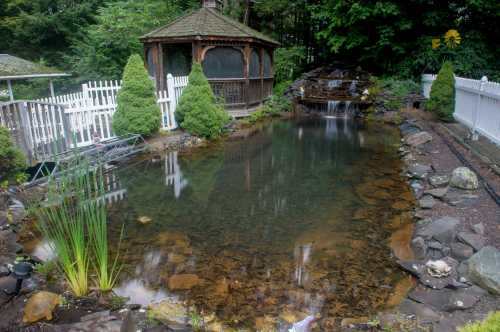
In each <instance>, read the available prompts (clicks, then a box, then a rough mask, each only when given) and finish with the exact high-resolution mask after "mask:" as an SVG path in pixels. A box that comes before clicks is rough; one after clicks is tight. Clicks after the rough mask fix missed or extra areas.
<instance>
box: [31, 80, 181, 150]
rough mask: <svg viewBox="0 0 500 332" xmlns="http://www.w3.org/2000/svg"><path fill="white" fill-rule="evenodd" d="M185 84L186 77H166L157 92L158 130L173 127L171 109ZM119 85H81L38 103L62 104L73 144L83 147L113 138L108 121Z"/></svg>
mask: <svg viewBox="0 0 500 332" xmlns="http://www.w3.org/2000/svg"><path fill="white" fill-rule="evenodd" d="M187 81H188V78H187V76H183V77H173V76H172V75H170V74H169V75H167V89H166V90H163V91H158V92H157V103H158V106H159V107H160V110H161V114H162V116H161V128H162V129H164V130H172V129H175V128H177V123H176V122H175V116H174V113H175V108H176V106H177V103H178V102H179V98H180V96H181V94H182V91H183V89H184V88H185V87H186V85H187ZM121 83H122V82H121V81H90V82H87V83H85V84H82V91H80V92H76V93H71V94H67V95H60V96H56V97H54V98H44V99H40V100H39V101H40V102H44V103H52V104H59V105H63V106H64V112H65V114H67V115H68V118H69V123H70V127H71V131H72V135H73V137H74V138H75V140H76V145H77V146H78V147H80V146H87V145H91V144H93V143H97V142H100V141H104V140H108V139H111V138H114V137H115V134H114V132H113V128H112V120H113V114H114V112H115V111H116V106H117V101H116V97H117V95H118V90H120V88H121Z"/></svg>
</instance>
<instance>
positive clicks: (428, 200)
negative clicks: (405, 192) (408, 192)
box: [418, 195, 436, 209]
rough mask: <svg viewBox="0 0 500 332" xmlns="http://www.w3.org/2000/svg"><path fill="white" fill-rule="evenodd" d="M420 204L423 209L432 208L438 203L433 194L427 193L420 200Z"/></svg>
mask: <svg viewBox="0 0 500 332" xmlns="http://www.w3.org/2000/svg"><path fill="white" fill-rule="evenodd" d="M418 204H419V205H420V207H421V208H422V209H432V208H433V207H434V205H436V200H435V199H434V197H432V196H431V195H425V196H424V197H422V198H421V199H419V200H418Z"/></svg>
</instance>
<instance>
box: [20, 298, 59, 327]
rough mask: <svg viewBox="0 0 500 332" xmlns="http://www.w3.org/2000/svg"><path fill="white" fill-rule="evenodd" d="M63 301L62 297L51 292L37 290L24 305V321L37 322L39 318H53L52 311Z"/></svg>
mask: <svg viewBox="0 0 500 332" xmlns="http://www.w3.org/2000/svg"><path fill="white" fill-rule="evenodd" d="M60 303H61V297H60V296H59V295H57V294H55V293H51V292H45V291H41V292H37V293H35V294H34V295H32V296H31V297H30V298H29V300H28V303H26V306H25V307H24V315H23V322H24V323H35V322H38V321H39V320H42V319H46V320H51V319H52V312H53V311H54V309H55V308H56V307H57V306H58V305H59V304H60Z"/></svg>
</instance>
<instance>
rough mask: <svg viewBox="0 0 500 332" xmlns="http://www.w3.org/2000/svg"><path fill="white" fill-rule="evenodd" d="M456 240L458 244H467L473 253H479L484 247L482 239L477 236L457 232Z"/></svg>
mask: <svg viewBox="0 0 500 332" xmlns="http://www.w3.org/2000/svg"><path fill="white" fill-rule="evenodd" d="M457 239H458V240H459V241H460V242H463V243H465V244H468V245H469V246H471V247H472V248H473V249H474V251H479V250H481V248H483V247H484V238H483V237H482V236H481V235H479V234H474V233H467V232H459V233H458V234H457Z"/></svg>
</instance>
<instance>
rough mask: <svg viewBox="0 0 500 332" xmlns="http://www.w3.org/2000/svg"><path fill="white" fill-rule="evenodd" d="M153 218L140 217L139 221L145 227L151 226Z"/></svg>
mask: <svg viewBox="0 0 500 332" xmlns="http://www.w3.org/2000/svg"><path fill="white" fill-rule="evenodd" d="M151 220H152V219H151V218H150V217H148V216H140V217H139V218H137V221H138V222H140V223H141V224H143V225H146V224H149V223H150V222H151Z"/></svg>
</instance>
